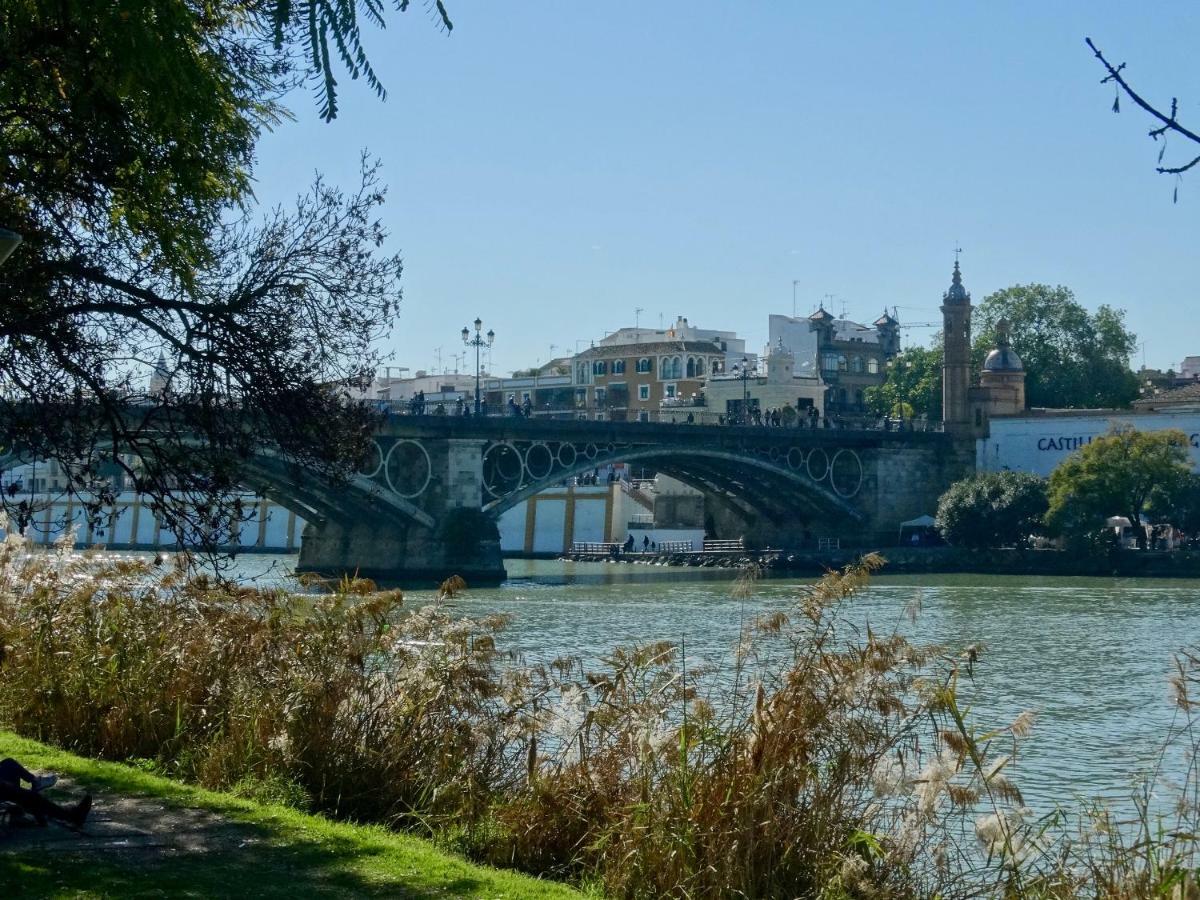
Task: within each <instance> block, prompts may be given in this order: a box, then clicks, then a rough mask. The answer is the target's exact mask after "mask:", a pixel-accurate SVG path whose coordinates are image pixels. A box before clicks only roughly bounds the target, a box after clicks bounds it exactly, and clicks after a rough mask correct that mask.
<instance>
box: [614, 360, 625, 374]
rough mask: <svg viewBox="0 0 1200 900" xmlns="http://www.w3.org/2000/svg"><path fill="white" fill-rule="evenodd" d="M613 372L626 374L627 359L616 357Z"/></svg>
mask: <svg viewBox="0 0 1200 900" xmlns="http://www.w3.org/2000/svg"><path fill="white" fill-rule="evenodd" d="M613 374H614V375H624V374H625V360H623V359H614V360H613Z"/></svg>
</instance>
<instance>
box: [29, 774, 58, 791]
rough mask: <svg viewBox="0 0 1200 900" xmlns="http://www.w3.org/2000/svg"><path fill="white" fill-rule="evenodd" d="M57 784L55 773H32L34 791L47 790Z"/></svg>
mask: <svg viewBox="0 0 1200 900" xmlns="http://www.w3.org/2000/svg"><path fill="white" fill-rule="evenodd" d="M56 784H58V776H57V775H34V776H33V789H34V790H35V791H47V790H49V789H50V788H52V787H54V786H55V785H56Z"/></svg>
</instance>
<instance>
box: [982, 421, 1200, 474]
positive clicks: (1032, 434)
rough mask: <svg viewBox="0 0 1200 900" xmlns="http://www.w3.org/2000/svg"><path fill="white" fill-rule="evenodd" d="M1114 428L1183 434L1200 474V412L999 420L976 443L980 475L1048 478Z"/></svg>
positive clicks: (1193, 465)
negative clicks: (1172, 430)
mask: <svg viewBox="0 0 1200 900" xmlns="http://www.w3.org/2000/svg"><path fill="white" fill-rule="evenodd" d="M1114 425H1122V426H1128V427H1132V428H1136V429H1138V430H1139V431H1162V430H1164V429H1168V428H1176V429H1178V430H1180V431H1182V432H1183V433H1184V434H1186V435H1187V436H1188V443H1189V444H1190V445H1191V449H1190V452H1191V457H1192V471H1194V472H1200V410H1193V411H1179V412H1127V411H1121V410H1045V411H1040V410H1030V411H1029V412H1028V413H1027V414H1026V415H1023V416H1013V417H1011V418H1007V417H1006V418H994V419H992V420H991V432H990V434H989V435H988V436H987V437H985V438H980V439H979V440H978V441H977V442H976V450H975V454H976V459H975V461H976V466H977V468H978V469H979V471H981V472H1000V471H1004V470H1011V471H1014V472H1031V473H1033V474H1034V475H1041V476H1043V477H1044V476H1047V475H1049V474H1050V473H1051V472H1052V471H1054V468H1055V467H1056V466H1057V465H1058V464H1059V463H1060V462H1062V461H1063V460H1064V459H1066V458H1067V457H1068V456H1070V455H1071V454H1072V453H1074V452H1075V451H1076V450H1078V449H1079V448H1080V447H1083V446H1086V445H1087V444H1090V443H1091V442H1092V441H1093V440H1095V439H1096V438H1098V437H1101V436H1102V435H1104V434H1105V432H1107V431H1108V430H1109V429H1110V428H1112V427H1113V426H1114Z"/></svg>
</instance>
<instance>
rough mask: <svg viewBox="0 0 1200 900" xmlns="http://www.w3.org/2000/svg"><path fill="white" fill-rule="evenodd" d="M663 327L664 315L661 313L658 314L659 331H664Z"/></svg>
mask: <svg viewBox="0 0 1200 900" xmlns="http://www.w3.org/2000/svg"><path fill="white" fill-rule="evenodd" d="M662 327H663V323H662V313H659V314H658V330H659V331H662Z"/></svg>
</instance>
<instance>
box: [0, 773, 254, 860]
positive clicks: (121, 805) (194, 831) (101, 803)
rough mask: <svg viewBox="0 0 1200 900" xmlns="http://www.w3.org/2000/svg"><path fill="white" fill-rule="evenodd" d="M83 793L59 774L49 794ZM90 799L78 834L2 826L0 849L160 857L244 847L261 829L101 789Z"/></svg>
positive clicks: (62, 797)
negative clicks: (91, 804)
mask: <svg viewBox="0 0 1200 900" xmlns="http://www.w3.org/2000/svg"><path fill="white" fill-rule="evenodd" d="M81 795H82V791H80V790H78V789H76V788H75V786H74V785H72V784H71V782H70V780H69V779H66V778H63V779H62V780H61V781H59V783H58V786H57V787H55V788H54V789H53V790H52V791H51V792H50V793H49V794H48V795H47V796H49V797H50V798H51V799H53V800H55V801H57V802H60V803H70V802H73V801H74V800H76V799H78V798H79V797H80V796H81ZM92 797H93V801H94V802H93V806H92V812H91V815H90V816H88V820H87V823H86V824H85V825H84V827H83V830H82V832H76V831H72V830H71V829H69V828H66V827H64V826H62V825H59V824H57V823H54V822H51V823H50V824H49V825H47V826H46V827H45V828H40V827H38V826H37V825H36V824H32V823H31V824H28V825H17V826H12V827H5V826H0V853H16V854H22V853H32V854H35V855H39V856H41V855H45V854H54V853H70V854H80V853H83V854H88V855H90V854H92V853H96V854H115V855H121V856H125V855H141V856H151V857H158V856H174V855H177V854H191V853H209V852H213V851H226V850H234V849H244V848H246V847H248V846H249V845H251V844H253V843H255V842H256V841H258V840H260V834H261V832H260V831H258V830H256V829H254V828H253V827H250V826H243V825H239V824H237V823H235V822H230V821H229V820H227V819H225V818H222V817H221V816H219V815H217V814H216V813H213V812H209V811H208V810H204V809H187V808H181V807H178V806H168V805H167V804H165V803H163V802H162V801H161V800H156V799H154V798H147V797H118V796H114V795H111V794H102V793H93V795H92ZM27 821H29V820H27Z"/></svg>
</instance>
